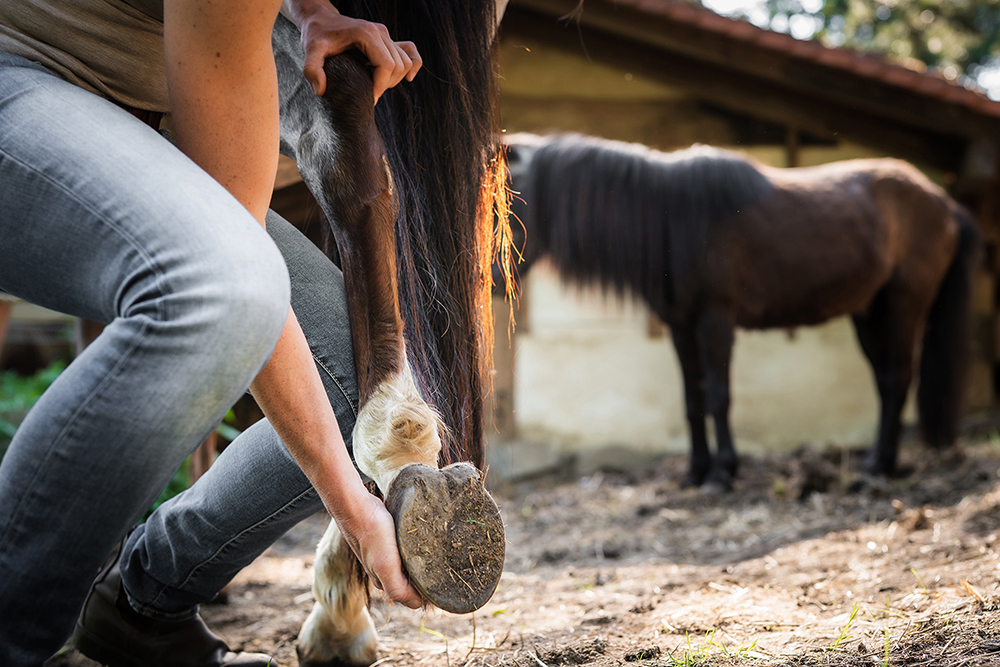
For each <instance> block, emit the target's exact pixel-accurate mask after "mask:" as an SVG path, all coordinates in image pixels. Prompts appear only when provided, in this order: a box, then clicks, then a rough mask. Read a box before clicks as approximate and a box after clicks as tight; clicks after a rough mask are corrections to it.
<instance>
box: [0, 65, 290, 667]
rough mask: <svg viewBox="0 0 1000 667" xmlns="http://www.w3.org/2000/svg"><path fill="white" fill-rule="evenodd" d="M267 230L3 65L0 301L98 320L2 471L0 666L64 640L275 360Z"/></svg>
mask: <svg viewBox="0 0 1000 667" xmlns="http://www.w3.org/2000/svg"><path fill="white" fill-rule="evenodd" d="M288 289H289V288H288V278H287V271H286V270H285V267H284V262H283V261H282V259H281V256H280V254H279V253H278V251H277V249H276V248H275V246H274V244H273V242H272V241H271V240H270V238H269V237H268V236H267V235H266V233H265V232H264V231H263V229H262V228H261V226H260V225H258V224H257V223H256V222H255V221H254V220H253V218H252V217H251V216H250V215H249V214H248V213H247V212H246V210H245V209H244V208H243V207H242V206H241V205H240V204H239V203H238V202H237V201H236V200H235V199H234V198H233V197H232V196H230V195H229V194H228V193H227V192H226V191H225V190H224V189H223V188H222V187H221V186H219V185H218V184H217V183H216V182H215V181H213V180H212V179H211V178H210V177H209V176H208V175H207V174H205V173H204V172H203V171H202V170H200V169H199V168H198V167H197V166H196V165H194V163H192V162H191V161H190V160H188V159H187V158H186V157H185V156H184V155H182V154H181V153H180V152H179V151H177V150H176V148H174V147H173V146H172V145H171V144H170V143H169V142H167V141H166V140H164V139H163V137H161V136H160V135H159V134H158V133H156V132H154V131H153V130H151V129H150V128H148V127H146V126H145V125H143V124H142V123H140V122H139V121H137V120H136V119H134V118H133V117H132V116H131V115H129V114H127V113H126V112H124V111H122V110H120V109H118V108H117V107H115V106H114V105H113V104H110V103H109V102H107V101H105V100H103V99H101V98H99V97H97V96H95V95H92V94H90V93H87V92H86V91H83V90H81V89H79V88H77V87H75V86H72V85H70V84H67V83H65V82H64V81H62V80H61V79H58V78H57V77H55V76H53V75H51V74H50V73H48V72H47V71H45V70H44V69H41V68H39V67H38V66H35V65H32V64H30V63H28V62H27V61H25V60H23V59H20V58H16V57H13V56H6V55H3V54H0V290H3V291H5V292H8V293H10V294H13V295H15V296H19V297H21V298H23V299H25V300H28V301H31V302H34V303H37V304H39V305H42V306H45V307H48V308H52V309H54V310H59V311H62V312H66V313H69V314H72V315H76V316H80V317H85V318H88V319H92V320H97V321H100V322H106V323H109V326H108V327H107V328H106V329H105V331H104V332H103V333H102V334H101V336H100V337H99V338H98V339H97V340H96V341H95V342H94V343H93V344H92V345H91V346H89V347H88V348H87V349H86V350H85V352H84V353H83V354H82V355H81V356H80V357H79V358H78V359H76V360H75V361H74V362H73V363H72V364H71V365H70V366H69V367H68V368H67V369H66V371H64V372H63V373H62V374H61V375H60V377H59V378H58V379H57V380H56V382H55V383H53V385H52V387H51V388H50V389H49V390H48V391H47V392H46V393H45V395H44V396H43V397H42V398H41V399H40V400H39V401H38V402H37V403H36V405H35V407H34V408H33V409H32V410H31V411H30V412H29V414H28V415H27V417H26V418H25V419H24V421H23V422H22V424H21V425H20V427H19V428H18V431H17V433H16V434H15V436H14V439H13V440H12V442H11V444H10V446H9V448H8V450H7V452H6V453H5V455H4V457H3V460H2V461H0V647H2V648H0V656H3V657H5V658H7V660H6V661H5V662H6V664H15V665H16V664H37V663H39V662H41V661H42V660H44V658H45V657H47V654H46V652H47V651H54V650H55V649H58V648H59V646H60V645H61V641H62V640H63V639H64V638H65V636H66V635H67V634H68V632H69V629H70V628H71V625H72V622H73V619H74V618H75V616H76V613H77V612H78V610H79V608H80V606H81V604H82V602H83V598H84V596H85V594H86V591H87V588H88V586H89V584H90V582H91V579H92V577H93V575H94V573H95V572H96V570H97V568H98V567H99V565H100V563H101V561H102V560H103V559H104V557H105V556H106V555H107V553H108V552H109V551H110V549H111V547H112V546H113V545H114V543H115V542H116V541H117V540H118V539H120V538H121V536H122V535H123V534H124V532H125V531H126V530H127V529H128V527H129V526H130V525H132V524H133V523H134V522H135V521H136V520H137V519H138V517H139V516H140V515H141V514H142V512H143V511H144V509H145V508H146V507H148V506H149V504H150V502H151V501H152V500H153V499H155V497H156V495H157V494H158V493H159V491H160V490H161V489H162V488H163V487H164V486H165V485H166V483H167V481H169V479H170V477H171V475H172V474H173V472H174V470H176V468H177V467H178V466H179V465H180V463H181V462H182V461H183V459H184V457H185V456H186V455H187V454H188V453H190V451H192V450H193V449H194V448H195V447H197V445H198V443H199V442H200V441H201V440H202V439H203V438H204V437H205V435H206V434H207V433H208V432H210V431H211V430H212V429H213V428H214V427H215V426H216V424H217V423H218V420H219V419H220V418H221V416H222V415H223V414H224V413H225V411H226V410H227V409H228V408H229V406H231V405H232V403H233V402H234V401H235V400H236V399H237V398H238V397H239V395H240V394H241V393H242V392H243V391H245V389H246V387H247V386H248V384H249V382H250V381H251V380H252V378H253V377H254V376H255V375H256V373H257V372H258V371H259V369H260V368H261V367H262V365H263V363H265V361H266V360H267V358H268V356H269V355H270V352H271V350H272V349H273V346H274V343H275V341H276V340H277V337H278V335H279V334H280V331H281V328H282V326H283V322H284V318H285V314H286V313H287V308H288V298H289V297H288V294H289V292H288Z"/></svg>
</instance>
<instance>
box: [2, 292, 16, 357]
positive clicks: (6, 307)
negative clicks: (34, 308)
mask: <svg viewBox="0 0 1000 667" xmlns="http://www.w3.org/2000/svg"><path fill="white" fill-rule="evenodd" d="M13 310H14V302H13V301H7V300H6V299H0V352H2V351H3V342H4V339H6V337H7V327H8V325H10V314H11V312H13Z"/></svg>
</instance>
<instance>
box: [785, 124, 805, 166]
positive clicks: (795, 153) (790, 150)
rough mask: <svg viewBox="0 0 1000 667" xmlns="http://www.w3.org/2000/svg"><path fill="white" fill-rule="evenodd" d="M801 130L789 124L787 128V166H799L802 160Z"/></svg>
mask: <svg viewBox="0 0 1000 667" xmlns="http://www.w3.org/2000/svg"><path fill="white" fill-rule="evenodd" d="M800 144H801V142H800V140H799V130H798V128H797V127H795V126H794V125H789V126H788V128H787V129H786V130H785V166H786V167H798V166H800V164H801V162H802V160H801V158H800V157H799V146H800Z"/></svg>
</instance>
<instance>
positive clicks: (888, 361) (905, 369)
mask: <svg viewBox="0 0 1000 667" xmlns="http://www.w3.org/2000/svg"><path fill="white" fill-rule="evenodd" d="M890 290H891V287H887V288H884V289H883V290H882V291H881V292H880V293H879V294H878V295H876V297H875V299H874V301H873V302H872V305H871V306H870V307H869V309H868V312H867V313H865V314H863V315H857V316H855V317H854V328H855V331H856V332H857V335H858V342H859V343H860V344H861V349H862V350H863V351H864V353H865V356H866V357H868V361H869V362H871V365H872V371H873V373H874V375H875V384H876V386H877V387H878V393H879V399H880V404H881V405H880V411H879V426H878V437H877V439H876V441H875V444H874V446H873V447H872V449H871V450H870V451H869V452H868V455H867V456H866V457H865V460H864V462H863V463H862V465H861V469H862V470H863V471H864V472H867V473H870V474H874V475H892V474H893V473H894V472H895V471H896V454H897V450H898V448H899V437H900V433H901V430H902V429H901V424H900V417H901V415H902V412H903V406H904V404H905V403H906V394H907V392H908V391H909V388H910V382H911V380H912V378H913V359H914V356H913V355H914V344H915V341H916V330H917V328H918V327H917V326H916V318H914V317H911V316H908V314H907V313H906V312H905V310H906V309H905V308H902V307H901V306H900V304H899V303H898V301H897V300H896V299H893V298H892V294H891V293H890Z"/></svg>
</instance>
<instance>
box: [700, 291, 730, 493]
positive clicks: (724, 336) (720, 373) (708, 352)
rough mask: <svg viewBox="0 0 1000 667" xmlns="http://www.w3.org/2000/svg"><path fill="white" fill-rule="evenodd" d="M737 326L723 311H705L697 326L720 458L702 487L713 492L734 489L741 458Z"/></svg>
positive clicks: (709, 412) (710, 410)
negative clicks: (734, 382) (733, 427)
mask: <svg viewBox="0 0 1000 667" xmlns="http://www.w3.org/2000/svg"><path fill="white" fill-rule="evenodd" d="M734 329H735V327H734V325H733V322H732V320H731V319H730V318H729V317H728V316H727V315H726V314H725V313H724V312H723V311H722V310H721V309H719V308H713V307H711V306H709V307H708V308H706V309H705V310H703V311H702V312H701V313H700V314H699V316H698V319H697V323H696V325H695V339H696V340H697V342H698V351H699V355H700V358H701V365H702V368H704V372H705V404H706V408H707V409H708V414H709V415H711V416H712V420H713V422H714V424H715V447H716V455H715V460H714V462H713V463H712V468H711V470H709V473H708V476H707V477H706V478H705V481H704V482H703V484H702V488H703V490H705V491H707V492H710V493H725V492H728V491H731V490H732V488H733V478H735V477H736V469H737V466H738V463H739V461H738V459H737V456H736V448H735V447H734V445H733V436H732V433H731V432H730V429H729V395H730V394H729V364H730V361H731V360H732V354H733V339H734Z"/></svg>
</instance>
